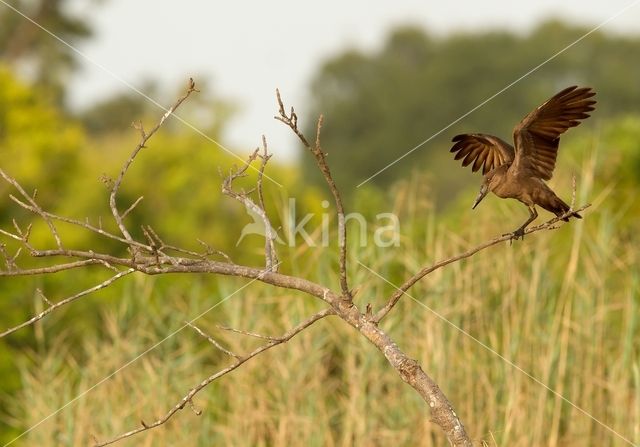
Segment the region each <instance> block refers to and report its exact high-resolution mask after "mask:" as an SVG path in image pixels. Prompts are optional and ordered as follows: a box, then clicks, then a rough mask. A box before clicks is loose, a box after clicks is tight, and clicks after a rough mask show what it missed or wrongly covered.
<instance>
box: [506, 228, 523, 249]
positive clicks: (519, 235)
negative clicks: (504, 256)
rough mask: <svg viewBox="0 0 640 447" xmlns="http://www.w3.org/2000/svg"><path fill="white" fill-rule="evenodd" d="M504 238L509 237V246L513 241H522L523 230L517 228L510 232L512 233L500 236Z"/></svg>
mask: <svg viewBox="0 0 640 447" xmlns="http://www.w3.org/2000/svg"><path fill="white" fill-rule="evenodd" d="M502 236H503V237H504V236H509V245H511V244H513V241H514V240H516V241H517V240H518V239H520V240H524V228H518V229H517V230H516V231H514V232H512V233H505V234H503V235H502Z"/></svg>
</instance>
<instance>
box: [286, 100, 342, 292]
mask: <svg viewBox="0 0 640 447" xmlns="http://www.w3.org/2000/svg"><path fill="white" fill-rule="evenodd" d="M276 98H277V100H278V113H279V115H276V116H275V117H274V118H275V119H277V120H278V121H282V122H283V123H284V124H286V125H287V126H289V128H291V130H292V131H293V132H294V133H295V134H296V135H297V136H298V138H299V139H300V141H301V142H302V144H303V145H304V146H305V147H306V148H307V149H309V150H310V151H311V154H313V156H314V158H315V160H316V165H317V166H318V169H320V172H322V175H323V176H324V179H325V181H326V182H327V185H328V186H329V190H330V191H331V194H332V195H333V201H334V204H335V207H336V213H337V215H338V249H339V251H340V289H341V290H342V294H343V295H344V299H345V300H347V301H351V300H352V299H353V297H352V293H351V290H350V289H349V285H348V283H347V226H346V220H345V215H344V206H343V205H342V198H341V197H340V191H339V190H338V187H337V186H336V183H335V182H334V180H333V177H332V176H331V171H330V169H329V165H328V164H327V160H326V156H327V154H325V153H324V151H323V150H322V147H321V146H320V133H321V131H322V122H323V120H324V118H323V116H322V115H320V117H319V118H318V123H317V125H316V141H315V143H314V144H313V145H311V144H310V143H309V141H308V140H307V139H306V137H305V136H304V134H303V133H302V132H301V131H300V129H298V115H296V112H295V110H294V108H293V107H291V111H290V113H289V114H288V115H287V113H286V112H285V109H284V103H283V102H282V97H281V96H280V90H277V89H276Z"/></svg>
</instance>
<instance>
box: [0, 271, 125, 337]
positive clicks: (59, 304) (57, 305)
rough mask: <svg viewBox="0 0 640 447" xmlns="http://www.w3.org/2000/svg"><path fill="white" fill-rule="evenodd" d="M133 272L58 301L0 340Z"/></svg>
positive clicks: (7, 332) (7, 331)
mask: <svg viewBox="0 0 640 447" xmlns="http://www.w3.org/2000/svg"><path fill="white" fill-rule="evenodd" d="M134 271H135V270H134V269H128V270H125V271H123V272H120V273H118V274H117V275H114V276H112V277H111V278H109V279H107V280H106V281H103V282H101V283H100V284H98V285H96V286H94V287H91V288H90V289H86V290H83V291H82V292H80V293H76V294H75V295H73V296H70V297H68V298H65V299H64V300H62V301H59V302H57V303H55V304H53V305H51V306H49V307H47V308H46V309H45V310H43V311H42V312H40V313H39V314H37V315H35V316H33V317H32V318H30V319H29V320H27V321H25V322H24V323H21V324H19V325H17V326H14V327H12V328H10V329H7V330H6V331H4V332H1V333H0V338H2V337H5V336H7V335H9V334H12V333H14V332H15V331H17V330H18V329H22V328H23V327H27V326H29V325H31V324H33V323H35V322H36V321H40V320H42V319H43V318H44V317H46V316H47V315H49V314H50V313H51V312H53V311H54V310H56V309H58V308H60V307H62V306H64V305H67V304H69V303H71V302H73V301H75V300H77V299H78V298H82V297H83V296H86V295H89V294H90V293H93V292H96V291H98V290H100V289H104V288H105V287H108V286H110V285H111V284H113V283H114V282H116V281H117V280H118V279H120V278H122V277H124V276H127V275H129V274H131V273H133V272H134ZM46 302H48V300H46Z"/></svg>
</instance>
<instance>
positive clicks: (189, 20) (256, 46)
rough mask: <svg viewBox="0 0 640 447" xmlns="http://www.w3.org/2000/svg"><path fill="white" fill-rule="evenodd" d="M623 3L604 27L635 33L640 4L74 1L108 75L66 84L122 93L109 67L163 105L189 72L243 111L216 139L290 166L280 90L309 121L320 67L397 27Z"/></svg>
mask: <svg viewBox="0 0 640 447" xmlns="http://www.w3.org/2000/svg"><path fill="white" fill-rule="evenodd" d="M629 5H633V6H631V7H630V8H629V9H627V10H626V11H625V12H624V13H622V14H621V15H620V16H619V17H617V18H615V19H613V20H611V21H610V22H609V23H608V24H607V25H605V26H604V27H603V29H604V30H607V31H612V32H634V33H638V32H639V31H640V26H639V25H638V24H640V0H635V1H632V0H608V1H602V0H598V1H594V0H587V1H584V0H583V1H580V0H567V1H563V2H558V1H557V0H537V1H534V0H528V1H503V0H483V1H477V0H475V1H470V0H464V1H459V0H458V1H452V0H449V1H442V0H440V1H418V0H396V1H394V2H389V1H386V2H382V1H373V0H369V1H366V0H352V1H346V0H341V1H338V0H324V1H322V2H304V1H300V0H298V1H294V0H273V1H247V0H235V1H234V0H232V1H227V2H224V3H223V2H216V1H202V0H201V1H197V0H180V1H169V0H134V1H132V0H108V1H106V2H105V3H104V4H102V5H101V6H96V4H95V3H93V2H89V1H86V0H82V1H80V0H78V1H77V5H76V7H77V9H78V10H80V11H82V13H83V16H86V17H88V18H89V19H90V20H91V21H92V23H93V26H94V28H95V31H96V36H95V37H94V39H93V40H91V41H90V42H88V43H87V44H85V45H83V46H81V47H80V50H81V51H82V52H83V53H84V54H85V55H86V56H87V57H88V58H89V59H91V60H92V61H93V62H95V63H96V64H99V65H101V66H102V67H103V68H99V67H98V66H96V65H94V64H93V63H92V62H90V61H87V60H85V61H84V63H83V67H84V68H83V70H82V73H80V74H79V75H77V76H76V77H75V78H74V79H73V82H72V83H71V92H72V102H73V104H75V105H84V104H88V103H91V102H94V101H96V100H98V99H100V98H102V97H105V96H107V95H109V94H110V93H112V92H114V91H118V90H123V89H126V88H127V87H126V86H125V85H123V83H122V82H121V81H119V80H117V79H115V78H114V77H113V76H112V75H111V74H109V73H107V72H106V71H105V69H106V70H108V71H110V72H112V73H113V75H115V76H117V77H119V78H121V79H123V80H125V81H126V82H128V83H130V84H132V85H134V86H138V87H140V86H141V85H142V83H143V81H144V80H146V79H149V78H152V79H158V80H160V82H161V84H162V85H163V86H164V87H165V88H164V89H161V92H160V93H159V94H158V95H159V96H158V97H156V98H154V99H155V100H157V101H158V102H160V103H162V104H167V105H168V104H170V103H171V102H172V101H173V100H174V95H175V92H176V91H177V90H178V88H179V87H180V86H182V85H184V84H185V82H186V80H187V79H188V77H189V76H194V77H195V78H196V81H198V80H206V81H207V82H208V85H210V86H211V88H212V89H213V90H214V92H217V93H219V94H220V95H221V96H223V97H225V98H229V99H231V100H233V101H235V102H237V103H238V104H239V105H240V107H241V113H240V114H239V115H238V116H237V117H236V118H235V119H234V120H233V121H232V122H231V123H230V125H229V128H228V129H227V132H226V135H224V136H223V143H224V144H225V145H226V146H228V147H230V148H233V149H235V150H239V151H241V152H248V151H249V150H250V149H252V148H254V147H255V146H256V145H257V144H258V143H259V141H260V136H261V135H262V134H266V135H267V138H268V140H269V141H270V147H271V148H272V149H273V151H274V152H275V153H276V156H278V157H279V158H281V159H282V158H284V159H286V158H288V157H289V156H291V154H293V153H294V147H295V146H294V145H295V140H293V139H292V138H290V135H289V132H287V130H286V129H285V128H284V126H282V125H281V124H280V125H279V124H278V123H277V122H275V120H273V118H272V117H273V115H274V112H275V111H276V106H275V99H274V90H275V88H276V87H279V88H280V90H281V91H282V93H283V95H284V97H285V100H286V102H287V103H288V104H290V105H295V106H296V107H297V109H298V110H299V111H300V112H301V113H300V114H301V119H302V118H306V115H305V114H304V110H305V107H304V106H305V95H306V94H307V91H308V90H307V86H308V84H309V81H310V79H311V77H312V75H313V73H314V72H315V71H316V70H317V68H318V66H319V65H320V63H321V62H322V61H323V60H325V59H326V58H329V57H331V56H332V55H335V54H337V53H339V52H341V51H343V50H344V49H346V48H349V47H351V48H353V47H355V48H358V49H362V50H364V51H374V50H375V49H376V48H378V47H379V46H380V45H381V44H382V42H383V41H384V39H385V36H386V35H387V34H388V32H389V30H390V29H392V28H393V27H394V26H397V25H400V24H413V25H419V26H422V27H424V28H425V29H427V30H429V31H430V32H433V33H437V34H440V35H443V34H447V33H450V32H454V31H461V30H474V29H486V28H491V27H501V28H508V29H510V30H515V31H523V32H526V31H527V30H529V29H531V27H533V26H535V24H536V23H538V22H539V21H541V20H544V19H546V18H550V17H555V18H559V19H563V20H566V21H568V22H572V23H577V24H583V25H592V26H596V25H598V24H600V23H602V22H604V21H605V20H607V19H609V18H611V17H612V16H614V15H616V14H618V13H619V12H620V11H621V10H623V9H624V8H625V7H627V6H629ZM569 43H570V42H566V44H569ZM564 44H565V43H564V42H558V45H564ZM569 51H570V50H569ZM549 56H551V55H549ZM540 62H542V61H532V64H531V65H532V67H533V66H535V65H537V64H538V63H540ZM494 93H496V92H489V91H488V92H487V97H489V96H491V95H492V94H494ZM462 113H464V111H461V114H462ZM309 118H310V117H309Z"/></svg>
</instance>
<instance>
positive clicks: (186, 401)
mask: <svg viewBox="0 0 640 447" xmlns="http://www.w3.org/2000/svg"><path fill="white" fill-rule="evenodd" d="M334 313H335V311H334V310H333V309H331V308H330V309H325V310H323V311H321V312H318V313H316V314H315V315H313V316H311V317H309V318H307V319H306V320H304V321H303V322H302V323H300V324H298V325H297V326H295V327H294V328H292V329H290V330H289V331H287V332H286V333H285V334H283V335H282V336H281V337H280V338H278V339H277V340H271V341H269V342H268V343H266V344H264V345H262V346H260V347H259V348H257V349H255V350H254V351H252V352H250V353H249V354H247V355H245V356H243V357H242V358H239V359H237V360H238V361H237V362H236V363H234V364H233V365H230V366H227V367H226V368H224V369H222V370H220V371H218V372H216V373H215V374H213V375H211V376H209V377H208V378H206V379H205V380H203V381H202V382H200V383H199V384H198V385H196V386H195V387H194V388H192V389H191V390H189V392H188V393H187V394H186V395H185V396H184V397H183V398H182V399H181V400H180V402H178V403H177V404H176V405H175V406H174V407H173V408H171V410H169V411H168V412H167V413H166V414H165V415H164V416H163V417H161V418H160V419H158V420H156V421H154V422H152V423H150V424H149V423H144V422H143V423H142V426H141V427H138V428H136V429H133V430H130V431H128V432H126V433H122V434H121V435H118V436H116V437H114V438H111V439H109V440H107V441H102V442H96V444H95V447H102V446H105V445H109V444H113V443H115V442H117V441H120V440H122V439H125V438H129V437H131V436H133V435H136V434H138V433H141V432H143V431H147V430H151V429H153V428H156V427H159V426H160V425H162V424H164V423H166V422H167V421H168V420H169V419H171V418H172V417H173V416H174V415H175V414H176V413H177V412H178V411H180V410H182V409H183V408H184V407H185V405H188V404H189V402H191V401H192V399H193V398H194V396H195V395H196V394H198V393H199V392H200V391H201V390H202V389H204V388H205V387H206V386H208V385H209V384H210V383H211V382H213V381H214V380H217V379H219V378H220V377H223V376H224V375H226V374H229V373H230V372H231V371H233V370H235V369H237V368H238V367H239V366H241V365H243V364H244V363H246V362H247V361H248V360H250V359H252V358H254V357H256V356H258V355H260V354H262V353H263V352H265V351H267V350H269V349H271V348H273V347H274V346H278V345H280V344H282V343H285V342H287V341H289V340H291V339H292V338H293V337H295V336H296V335H298V334H299V333H300V332H302V331H303V330H305V329H307V328H308V327H309V326H311V325H312V324H313V323H315V322H316V321H318V320H321V319H322V318H324V317H327V316H329V315H333V314H334Z"/></svg>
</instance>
